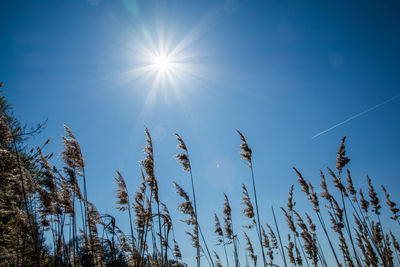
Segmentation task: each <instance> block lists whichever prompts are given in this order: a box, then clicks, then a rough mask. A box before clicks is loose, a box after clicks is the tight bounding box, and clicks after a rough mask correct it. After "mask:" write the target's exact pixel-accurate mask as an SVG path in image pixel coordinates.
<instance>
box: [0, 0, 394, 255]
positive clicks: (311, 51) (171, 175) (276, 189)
mask: <svg viewBox="0 0 400 267" xmlns="http://www.w3.org/2000/svg"><path fill="white" fill-rule="evenodd" d="M399 11H400V6H399V4H398V3H397V2H396V1H384V2H375V1H363V2H362V4H361V2H355V1H354V2H352V3H349V1H307V3H304V2H299V1H250V0H247V1H239V0H227V1H223V0H218V1H137V2H136V1H110V0H108V1H107V0H97V1H96V0H87V1H84V0H82V1H7V0H6V1H1V3H0V13H1V15H0V34H1V37H0V38H1V39H0V40H1V41H0V80H4V81H5V95H6V97H7V98H8V100H9V102H10V103H11V104H12V105H13V106H14V108H15V115H16V116H17V117H18V118H19V119H20V120H21V121H22V122H23V123H26V124H28V125H33V124H36V123H37V122H40V121H43V120H45V119H48V123H47V128H46V130H45V131H44V132H43V133H42V134H41V135H40V136H39V137H36V138H35V139H33V140H31V141H32V144H36V145H37V144H40V143H41V142H43V141H44V140H46V139H47V138H48V137H50V138H51V139H52V142H51V144H50V145H49V147H48V150H49V152H52V151H54V152H59V151H61V149H62V146H61V136H62V135H63V128H62V125H63V124H66V125H68V126H69V127H70V128H71V129H72V130H73V131H74V133H75V134H76V136H77V138H78V140H79V141H80V143H81V146H82V150H83V153H84V156H85V160H86V164H87V176H88V178H87V179H88V186H89V189H88V195H89V198H90V199H91V200H92V201H93V202H94V203H95V204H96V205H97V207H98V209H99V210H100V211H102V212H107V213H111V214H113V215H116V216H117V217H118V219H119V220H120V224H121V225H123V226H124V227H126V226H127V222H126V217H124V214H121V213H119V212H117V211H116V210H114V209H113V207H114V206H115V204H114V201H115V197H114V192H113V190H114V189H115V183H114V179H113V177H114V176H115V170H119V171H120V172H121V173H122V174H123V175H124V177H125V179H126V181H127V184H128V186H129V188H130V190H131V192H132V193H133V191H134V190H135V189H136V186H137V185H138V183H139V180H140V179H139V166H138V161H140V160H141V159H142V157H143V155H142V153H141V146H143V145H144V144H145V137H144V132H143V129H144V126H147V127H148V128H149V130H150V132H151V133H152V134H153V138H154V147H155V148H154V149H155V160H156V168H157V176H158V179H159V184H160V188H161V192H160V194H161V199H163V200H165V202H167V204H168V205H169V208H170V210H175V208H176V205H177V201H178V197H177V196H176V194H175V193H174V189H173V186H172V181H177V182H178V183H179V184H181V185H182V186H183V187H184V188H185V189H186V190H188V191H189V189H190V183H189V177H188V176H187V174H186V173H183V172H182V171H181V170H180V166H178V164H176V163H175V159H174V158H173V155H174V154H175V153H176V152H177V150H176V148H175V147H176V141H175V138H174V136H173V133H174V132H178V133H179V134H181V136H182V137H183V139H184V140H185V142H186V143H187V146H188V148H189V151H190V156H191V160H192V164H193V171H194V177H195V185H196V186H197V190H198V199H199V200H198V203H199V214H200V222H201V223H203V224H205V225H207V227H209V229H207V230H206V234H207V236H208V239H209V240H210V241H209V242H211V241H212V242H211V243H214V242H215V241H216V239H215V236H214V235H212V228H213V227H212V225H213V222H212V221H211V220H209V218H211V216H212V215H213V213H214V212H217V213H219V214H220V213H221V211H222V203H223V195H222V192H226V193H227V194H228V196H230V197H231V198H232V204H233V206H236V209H234V210H233V212H234V219H235V220H237V222H238V223H237V225H240V224H245V223H246V221H245V220H244V219H243V218H241V216H240V209H239V203H240V198H241V188H240V185H241V184H242V183H246V184H247V185H248V187H250V176H249V174H250V173H249V170H248V169H247V168H245V164H244V163H243V162H242V161H241V159H240V156H239V155H238V154H237V152H238V145H239V144H240V140H239V138H238V136H237V134H236V132H235V129H240V130H241V131H242V132H243V133H244V134H245V136H246V138H247V139H248V142H249V145H250V147H251V148H252V149H253V151H254V167H255V175H256V183H257V186H258V188H259V193H258V194H259V199H260V209H261V210H263V212H262V216H261V217H262V220H263V221H268V222H269V223H272V220H271V213H270V206H271V205H273V206H274V207H276V208H278V207H279V206H283V205H285V203H286V198H287V192H288V190H289V188H290V185H291V184H296V183H297V180H296V176H295V174H294V172H293V171H292V166H296V167H297V168H298V169H299V170H300V171H302V172H303V174H304V175H305V177H307V179H310V180H311V181H312V182H314V183H315V184H319V176H318V173H319V169H324V168H325V167H326V166H330V167H334V166H335V158H336V151H337V148H338V145H339V142H340V138H341V137H342V136H344V135H346V136H348V139H347V150H348V154H349V156H350V157H351V159H352V161H351V163H350V164H349V165H348V166H349V168H350V169H351V171H352V173H353V175H354V179H355V183H356V185H357V186H365V185H366V180H365V175H366V174H367V173H368V174H369V175H370V176H371V177H372V179H373V181H374V182H375V184H376V185H380V184H384V185H387V187H388V188H389V189H391V193H392V196H393V199H394V200H397V201H398V200H400V197H399V195H398V194H397V193H396V189H397V188H399V186H400V181H399V172H398V169H397V166H398V164H399V162H400V152H399V151H400V140H399V136H400V124H399V123H398V122H399V115H400V98H396V99H393V100H392V101H390V102H388V103H386V104H384V105H382V106H380V107H378V108H376V109H374V110H372V111H370V112H368V113H366V114H364V115H362V116H360V117H358V118H356V119H354V120H351V121H349V122H347V123H345V124H343V125H341V126H339V127H337V128H335V129H332V130H331V131H329V132H327V133H324V134H322V135H320V136H318V137H316V138H314V139H312V138H311V137H312V136H314V135H316V134H318V133H320V132H321V131H323V130H325V129H327V128H329V127H331V126H333V125H335V124H337V123H340V122H342V121H344V120H346V119H348V118H349V117H351V116H353V115H355V114H358V113H360V112H362V111H365V110H367V109H368V108H371V107H373V106H375V105H377V104H379V103H382V102H384V101H386V100H388V99H390V98H392V97H395V96H397V95H398V94H400V75H399V74H400V52H399V47H400V21H399V19H398V14H399ZM163 40H164V41H165V42H164V43H166V41H168V42H169V44H170V47H171V49H173V48H175V47H177V46H179V47H180V48H182V49H181V50H180V52H181V54H180V55H181V56H182V58H183V59H182V60H181V61H180V63H182V64H185V65H183V67H182V69H178V70H176V71H175V73H174V77H175V78H173V80H172V81H171V82H160V83H157V84H154V79H155V75H153V74H151V73H150V74H149V73H145V74H143V73H141V74H138V73H137V71H138V69H139V68H140V67H142V66H143V64H145V63H144V62H145V61H148V60H151V59H149V58H145V56H144V55H143V51H144V48H149V47H151V46H152V45H153V46H156V47H157V46H159V45H160V43H163ZM188 72H190V74H189V75H186V74H187V73H188ZM145 75H147V78H144V76H145ZM54 163H55V164H56V162H54ZM296 186H297V184H296ZM295 197H296V198H297V202H298V206H299V209H304V207H305V205H304V203H305V201H304V200H305V198H304V196H303V195H302V194H301V192H300V190H299V188H298V187H296V190H295ZM174 213H175V212H174ZM176 218H180V215H179V214H176ZM175 224H176V225H177V227H178V226H179V227H180V228H181V229H182V227H183V225H182V224H181V223H180V222H179V221H178V220H177V219H176V220H175ZM126 229H127V228H126ZM181 232H183V231H181ZM187 240H188V238H187V237H186V236H184V234H179V235H178V241H180V242H181V243H182V244H189V243H188V241H187ZM194 253H195V251H194V250H193V249H186V250H184V256H186V257H185V258H186V259H187V261H188V263H191V262H190V261H191V258H193V255H194Z"/></svg>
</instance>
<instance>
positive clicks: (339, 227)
mask: <svg viewBox="0 0 400 267" xmlns="http://www.w3.org/2000/svg"><path fill="white" fill-rule="evenodd" d="M2 85H3V83H0V87H1V86H2ZM0 104H1V105H2V109H1V110H0V111H1V112H0V171H1V178H2V179H1V181H0V233H1V236H0V266H135V267H147V266H160V267H161V266H163V267H164V266H167V267H169V266H171V267H172V266H185V265H184V263H183V259H184V258H183V257H182V252H183V253H184V252H185V251H184V250H183V251H181V249H180V247H179V246H178V242H177V241H176V239H175V230H174V225H173V223H172V222H173V218H172V215H173V214H170V212H169V210H168V208H167V206H166V205H165V203H163V202H162V200H161V199H160V194H159V193H160V190H164V189H163V188H159V185H158V180H157V176H156V172H155V164H156V161H155V153H154V147H153V142H152V138H151V135H150V132H149V130H148V129H147V128H145V136H146V145H145V146H144V148H143V152H144V158H143V159H142V160H141V161H140V167H141V172H140V174H139V175H138V176H139V180H140V182H139V186H138V188H137V189H136V191H135V192H134V193H133V194H130V190H128V185H127V184H129V180H125V178H124V177H123V176H122V174H121V173H120V172H118V171H117V173H116V177H115V182H116V184H117V187H116V190H115V195H116V204H117V207H116V208H117V209H118V210H120V211H121V212H127V213H128V216H127V219H129V228H130V229H129V230H130V231H129V232H130V233H129V234H125V233H124V232H123V230H122V229H121V228H120V227H119V226H118V221H117V218H115V217H113V216H111V215H109V214H101V213H100V212H99V211H98V210H97V208H96V207H95V205H94V204H93V203H92V202H90V201H89V199H88V188H89V184H88V183H87V182H88V180H89V177H86V175H85V161H84V157H83V154H82V150H81V147H80V144H79V142H78V140H77V138H76V136H75V135H74V134H73V132H72V131H71V129H70V128H68V127H67V126H64V129H65V133H66V134H65V136H64V137H63V138H62V142H63V144H64V149H63V151H62V152H61V160H62V163H63V166H59V167H57V168H56V167H54V166H52V164H51V161H52V160H54V158H53V157H52V156H53V154H52V153H51V154H49V155H47V154H46V153H45V152H44V148H45V146H46V145H47V144H48V142H49V141H46V142H45V143H44V144H43V145H42V146H40V147H37V148H35V149H32V150H31V151H29V152H28V151H25V150H24V148H23V146H21V142H23V136H25V135H27V134H29V133H28V132H26V131H25V129H24V128H23V127H13V125H12V124H10V117H9V115H8V114H7V113H6V112H5V108H4V107H5V102H4V99H3V98H1V99H0ZM7 116H8V117H7ZM237 132H238V134H239V137H240V140H241V144H240V149H241V150H240V155H241V156H242V159H243V160H244V161H245V162H246V163H247V166H248V167H249V168H250V174H251V184H252V189H253V190H250V192H249V191H248V190H247V187H246V185H245V184H246V183H243V185H242V188H241V189H242V195H243V197H242V203H241V206H242V207H241V208H240V207H235V206H233V207H232V206H231V203H230V201H229V198H228V196H227V195H226V194H224V201H223V209H222V214H221V215H218V214H214V216H213V217H214V220H213V221H214V222H208V223H209V224H210V225H211V224H213V225H214V233H215V234H216V236H217V242H216V247H214V248H215V249H217V247H221V249H222V248H223V249H224V254H225V261H226V266H227V267H229V264H230V262H229V260H230V259H233V260H234V265H235V267H239V266H241V265H242V263H241V260H242V259H241V258H240V257H239V249H240V248H243V247H244V250H243V251H244V252H245V253H246V254H245V255H246V256H245V259H246V260H247V261H248V259H251V261H252V263H253V264H254V266H257V264H260V262H261V260H259V259H260V258H262V259H263V261H262V263H263V264H264V266H283V265H284V266H287V265H292V266H305V265H307V266H310V265H312V266H324V267H326V266H333V265H337V266H348V267H351V266H357V267H359V266H384V267H391V266H395V265H398V264H400V245H399V242H398V238H397V236H396V234H397V233H398V229H390V227H389V226H390V224H388V223H387V221H389V220H391V221H393V222H394V224H395V225H399V224H400V221H399V218H400V212H399V208H398V206H397V205H396V203H395V202H394V200H393V197H391V195H390V194H389V192H388V190H387V188H386V187H384V186H381V189H382V192H380V191H378V190H377V189H376V188H375V187H374V182H373V179H371V178H370V177H369V176H368V175H367V176H366V179H367V188H357V186H356V185H357V184H358V183H357V182H356V181H353V177H352V175H351V172H350V170H349V169H348V168H347V166H348V164H349V162H350V158H349V157H348V156H347V155H346V154H347V152H346V146H345V140H346V138H345V137H343V138H342V140H341V142H340V145H339V149H338V151H337V156H336V166H335V168H329V167H328V168H327V169H326V171H322V170H321V171H320V180H321V181H320V186H319V187H316V186H315V184H314V185H313V183H311V181H310V180H308V179H306V178H305V176H303V174H302V173H301V172H300V171H299V170H298V169H297V168H294V171H295V174H296V176H297V180H298V183H299V189H300V191H302V192H303V193H304V194H305V196H306V198H307V200H308V201H309V203H310V204H311V206H310V209H309V210H307V211H306V210H303V209H300V208H299V207H298V206H296V202H295V197H294V196H295V192H296V187H295V186H294V185H292V186H291V187H290V189H289V197H288V200H287V203H286V206H285V207H281V210H282V214H281V215H282V216H283V217H284V218H285V219H286V222H287V226H283V225H278V223H277V220H276V217H277V215H276V214H275V212H274V209H273V208H272V217H271V218H270V220H273V223H274V224H271V225H274V226H275V227H274V228H273V227H271V225H270V224H269V223H268V222H267V221H262V220H261V219H262V218H261V215H263V214H260V210H261V209H259V205H258V202H259V200H260V199H258V198H257V191H256V185H255V176H254V170H253V167H254V166H253V159H252V150H251V149H250V147H249V145H248V143H247V140H246V139H245V137H244V135H243V134H242V133H241V132H239V131H237ZM175 136H176V138H177V140H178V148H179V149H180V150H181V151H180V152H179V153H178V154H177V155H176V159H177V161H178V163H179V164H180V165H181V166H182V168H183V170H184V171H186V172H188V173H189V176H190V182H191V194H190V195H189V194H188V193H187V192H186V191H185V190H184V189H183V188H182V187H181V186H179V185H178V184H177V183H175V182H174V186H175V189H176V192H177V194H178V195H179V196H180V197H181V198H182V201H181V202H180V203H179V204H178V210H179V211H180V212H182V213H183V214H184V215H185V216H186V218H185V219H184V220H182V222H184V223H186V224H187V225H188V226H189V227H190V228H191V230H190V231H187V232H186V233H187V234H188V236H189V238H190V239H191V241H192V246H193V247H194V248H195V249H196V257H195V260H196V263H197V266H200V265H201V266H203V265H205V264H206V263H205V261H203V260H202V257H203V259H206V260H207V262H208V264H209V265H210V266H217V267H222V266H224V264H225V262H224V263H223V262H222V261H221V258H220V256H219V254H218V253H217V251H214V250H213V248H211V246H210V247H209V246H208V244H207V242H206V239H205V236H204V235H203V232H202V227H201V225H203V224H201V225H200V222H199V220H200V218H201V219H202V223H205V222H203V220H205V219H203V218H207V217H206V215H207V214H206V211H204V215H203V212H202V213H201V214H202V216H203V217H200V216H199V210H198V203H197V202H196V193H199V192H196V190H195V181H196V180H194V177H193V173H192V165H191V162H190V159H189V152H188V148H187V146H186V144H185V142H184V141H183V139H182V138H181V137H180V136H179V135H178V134H175ZM58 165H60V164H58ZM325 173H326V174H327V177H328V178H329V177H330V179H328V178H327V177H326V176H325ZM344 176H345V177H344ZM384 202H385V203H386V205H384V204H382V203H384ZM386 206H387V209H388V212H389V214H390V215H389V216H388V218H386V214H387V213H386V212H384V209H385V208H386ZM235 210H237V211H238V212H240V211H241V213H242V215H243V216H244V217H245V218H247V219H248V220H249V221H250V223H249V224H247V225H245V226H244V228H245V229H246V230H245V231H247V232H244V234H243V235H241V237H239V235H238V234H237V233H238V232H235V230H236V231H238V229H237V227H236V228H234V225H233V219H232V212H235ZM263 217H264V218H265V217H267V216H266V215H264V216H263ZM220 218H221V221H220ZM327 218H328V219H327ZM314 222H315V223H314ZM263 225H264V226H265V228H264V227H263ZM392 225H393V223H392ZM253 229H255V232H256V234H257V238H258V241H259V245H260V246H259V247H258V245H257V246H254V245H253V243H252V240H251V238H250V236H251V235H250V231H254V230H253ZM280 231H284V232H287V233H288V238H287V240H286V241H284V240H282V238H281V235H280ZM45 233H47V234H46V235H45ZM44 236H46V237H47V243H45V242H46V241H45V238H44ZM171 239H172V240H171ZM322 239H324V240H325V241H326V242H327V243H328V245H326V246H323V245H322V244H323V243H322ZM254 244H255V243H254ZM210 251H211V252H214V253H213V255H212V254H211V253H210ZM232 251H233V252H232ZM230 252H231V253H232V254H231V255H230ZM278 254H280V257H281V259H282V260H281V262H280V261H279V255H278ZM286 256H288V262H286ZM329 260H330V261H329Z"/></svg>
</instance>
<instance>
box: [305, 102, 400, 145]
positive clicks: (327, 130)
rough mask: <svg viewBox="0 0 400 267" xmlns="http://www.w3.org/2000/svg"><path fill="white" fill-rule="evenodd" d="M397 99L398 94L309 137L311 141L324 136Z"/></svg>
mask: <svg viewBox="0 0 400 267" xmlns="http://www.w3.org/2000/svg"><path fill="white" fill-rule="evenodd" d="M398 97H400V94H398V95H395V96H393V97H391V98H389V99H387V100H385V101H383V102H382V103H379V104H377V105H375V106H373V107H371V108H369V109H366V110H364V111H362V112H360V113H358V114H356V115H354V116H351V117H350V118H348V119H346V120H344V121H342V122H339V123H338V124H336V125H334V126H332V127H330V128H328V129H326V130H323V131H322V132H320V133H317V134H316V135H314V136H313V137H311V139H314V138H316V137H318V136H320V135H321V134H324V133H326V132H329V131H330V130H333V129H335V128H336V127H338V126H340V125H342V124H345V123H346V122H349V121H351V120H354V119H355V118H358V117H360V116H361V115H364V114H365V113H368V112H370V111H372V110H374V109H376V108H379V107H380V106H382V105H385V104H386V103H389V102H390V101H393V100H395V99H396V98H398Z"/></svg>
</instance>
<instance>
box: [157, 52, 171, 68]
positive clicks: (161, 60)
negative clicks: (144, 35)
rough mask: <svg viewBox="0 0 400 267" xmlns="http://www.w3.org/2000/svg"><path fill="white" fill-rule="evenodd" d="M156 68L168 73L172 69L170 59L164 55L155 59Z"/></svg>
mask: <svg viewBox="0 0 400 267" xmlns="http://www.w3.org/2000/svg"><path fill="white" fill-rule="evenodd" d="M154 68H156V69H157V70H158V71H168V70H169V69H170V68H171V59H170V57H168V56H164V55H160V56H156V57H154Z"/></svg>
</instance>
